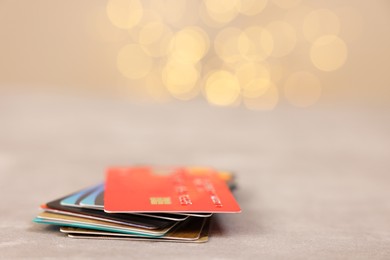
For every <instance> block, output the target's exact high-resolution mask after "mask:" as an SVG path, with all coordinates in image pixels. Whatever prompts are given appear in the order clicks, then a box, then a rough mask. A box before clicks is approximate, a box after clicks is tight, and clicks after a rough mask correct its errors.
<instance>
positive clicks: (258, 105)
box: [243, 82, 279, 111]
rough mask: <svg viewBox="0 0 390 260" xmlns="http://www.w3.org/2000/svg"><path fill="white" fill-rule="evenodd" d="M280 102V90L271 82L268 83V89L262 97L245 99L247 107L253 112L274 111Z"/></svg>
mask: <svg viewBox="0 0 390 260" xmlns="http://www.w3.org/2000/svg"><path fill="white" fill-rule="evenodd" d="M278 102H279V91H278V88H277V87H276V86H275V85H274V84H272V83H271V82H269V83H268V88H267V89H266V90H265V91H264V92H263V93H262V94H261V95H259V96H256V97H246V98H244V99H243V103H244V105H245V107H246V108H248V109H251V110H265V111H267V110H268V111H269V110H273V109H274V108H275V107H276V105H277V104H278Z"/></svg>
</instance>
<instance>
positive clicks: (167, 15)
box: [106, 0, 357, 110]
mask: <svg viewBox="0 0 390 260" xmlns="http://www.w3.org/2000/svg"><path fill="white" fill-rule="evenodd" d="M301 3H302V1H301V0H226V1H220V0H202V1H188V0H153V1H149V2H142V3H141V2H140V0H108V4H107V8H106V11H107V14H108V18H109V21H111V23H112V24H114V25H115V26H116V27H117V29H116V30H117V31H120V29H125V30H127V32H128V33H129V35H130V41H131V42H130V44H128V45H126V46H124V47H123V48H122V49H121V50H120V51H119V53H118V56H117V67H118V70H119V71H120V72H121V73H122V74H123V75H124V76H125V77H127V78H130V79H132V80H135V81H134V82H135V83H134V84H136V85H141V86H143V88H144V90H146V92H147V93H148V94H149V95H150V96H151V97H152V98H153V99H155V100H160V101H164V100H168V99H169V98H168V97H174V98H176V99H180V100H189V99H192V98H194V97H196V96H198V95H199V94H200V93H201V94H202V95H203V96H204V97H205V98H206V99H207V101H208V102H209V103H210V104H212V105H217V106H236V105H239V104H240V103H242V104H244V106H246V107H247V108H248V109H258V110H272V109H274V108H275V106H276V105H277V104H278V102H279V98H280V97H279V90H278V86H277V85H282V86H284V94H285V98H286V99H287V101H288V102H289V103H291V104H293V105H295V106H299V107H307V106H310V105H312V104H315V103H316V102H317V100H318V99H319V97H320V95H321V84H320V83H319V79H318V78H317V77H316V76H314V75H312V74H310V73H309V72H305V71H302V72H298V73H292V74H291V68H296V67H302V66H303V68H302V69H310V68H305V67H306V66H307V63H306V60H305V59H302V57H304V56H305V55H308V54H309V57H310V61H311V64H310V66H311V65H314V67H315V68H317V69H319V70H321V71H332V70H337V69H339V68H340V67H341V66H343V65H344V64H345V62H346V60H347V56H348V49H347V46H346V44H345V42H344V41H343V40H342V39H341V38H340V36H339V35H341V36H342V35H347V32H348V30H346V29H344V28H343V27H342V26H341V24H340V21H341V18H342V17H343V16H345V17H349V16H353V15H352V13H353V12H350V10H349V9H348V10H347V9H345V8H344V9H343V8H339V9H337V10H339V11H337V12H333V11H331V10H328V9H313V6H309V5H304V4H301ZM269 4H271V5H272V4H273V6H270V7H269V8H267V9H266V7H267V6H268V5H269ZM268 9H269V10H272V11H270V12H271V14H272V12H281V13H283V14H282V15H280V16H277V15H276V14H275V15H271V16H270V15H269V14H270V13H269V12H268V13H266V11H269V10H268ZM282 9H284V10H282ZM332 10H333V9H332ZM335 10H336V9H335ZM346 10H347V11H346ZM263 13H264V15H263ZM336 13H337V14H338V15H336ZM339 17H340V18H339ZM355 17H357V16H356V15H355ZM233 20H234V21H235V22H233ZM236 21H237V22H236ZM206 26H207V27H206ZM115 36H116V34H113V35H112V38H113V42H117V40H114V39H117V38H116V37H115ZM107 37H108V38H110V35H109V34H107ZM305 40H306V41H308V42H309V43H310V44H311V45H310V48H306V49H304V48H303V47H304V45H303V44H300V43H302V42H303V43H304V44H307V43H306V41H305ZM211 44H212V47H213V48H211V49H210V45H211ZM298 44H300V45H298ZM308 52H309V53H308ZM289 74H290V75H289ZM288 75H289V76H288ZM287 76H288V78H287V79H286V77H287ZM141 92H142V91H141ZM141 92H140V93H141ZM144 93H145V91H144Z"/></svg>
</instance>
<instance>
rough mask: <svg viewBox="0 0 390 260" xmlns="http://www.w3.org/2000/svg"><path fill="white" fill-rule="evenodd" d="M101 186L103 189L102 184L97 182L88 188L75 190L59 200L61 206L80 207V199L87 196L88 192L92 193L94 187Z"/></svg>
mask: <svg viewBox="0 0 390 260" xmlns="http://www.w3.org/2000/svg"><path fill="white" fill-rule="evenodd" d="M99 187H103V189H104V184H99V185H95V186H92V187H90V188H87V189H84V190H81V191H79V192H76V193H74V194H72V195H70V196H68V197H66V198H64V199H63V200H61V205H63V206H71V207H80V201H82V200H83V199H84V198H85V197H87V196H88V195H89V194H90V193H92V192H93V191H94V190H95V189H97V188H99Z"/></svg>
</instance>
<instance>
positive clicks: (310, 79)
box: [284, 71, 321, 107]
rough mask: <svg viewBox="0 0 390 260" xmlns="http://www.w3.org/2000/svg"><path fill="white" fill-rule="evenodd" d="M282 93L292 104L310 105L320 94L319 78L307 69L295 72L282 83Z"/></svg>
mask: <svg viewBox="0 0 390 260" xmlns="http://www.w3.org/2000/svg"><path fill="white" fill-rule="evenodd" d="M284 95H285V97H286V99H287V100H288V101H289V102H290V103H291V104H292V105H294V106H297V107H308V106H311V105H313V104H315V103H316V102H317V101H318V99H319V98H320V96H321V83H320V80H319V79H318V78H317V77H316V76H315V75H313V74H312V73H310V72H307V71H299V72H295V73H293V74H291V75H290V76H289V77H288V78H287V80H286V82H285V84H284Z"/></svg>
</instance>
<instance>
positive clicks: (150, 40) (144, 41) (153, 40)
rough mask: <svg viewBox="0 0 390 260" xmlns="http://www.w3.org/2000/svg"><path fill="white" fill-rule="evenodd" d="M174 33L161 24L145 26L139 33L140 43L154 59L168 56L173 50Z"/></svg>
mask: <svg viewBox="0 0 390 260" xmlns="http://www.w3.org/2000/svg"><path fill="white" fill-rule="evenodd" d="M172 38H173V32H172V30H171V29H170V28H169V27H168V26H167V25H165V24H163V23H161V22H151V23H148V24H145V25H144V26H143V27H142V28H141V29H140V30H139V33H138V42H139V43H140V44H141V45H142V46H143V47H144V49H145V50H146V51H147V52H148V54H149V55H150V56H152V57H163V56H167V55H168V54H169V53H170V51H171V49H172V44H171V41H172Z"/></svg>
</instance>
